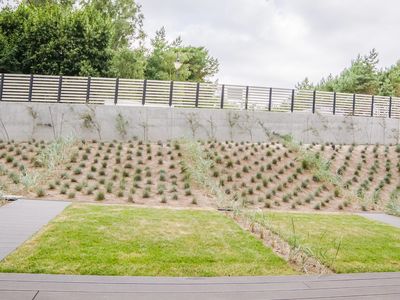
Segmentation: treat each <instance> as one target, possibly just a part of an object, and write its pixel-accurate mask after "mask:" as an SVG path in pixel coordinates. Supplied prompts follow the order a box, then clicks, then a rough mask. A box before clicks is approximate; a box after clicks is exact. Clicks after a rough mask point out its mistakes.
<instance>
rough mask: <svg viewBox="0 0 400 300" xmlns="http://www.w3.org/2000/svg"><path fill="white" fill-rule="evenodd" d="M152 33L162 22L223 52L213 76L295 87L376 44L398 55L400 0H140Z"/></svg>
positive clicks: (173, 32)
mask: <svg viewBox="0 0 400 300" xmlns="http://www.w3.org/2000/svg"><path fill="white" fill-rule="evenodd" d="M138 2H139V4H141V5H142V11H143V13H144V16H145V21H144V29H145V31H146V32H147V33H148V34H149V35H150V37H151V35H152V34H154V32H155V31H156V30H157V29H159V28H161V26H165V28H166V31H167V37H168V38H169V39H171V40H172V39H174V38H176V37H177V36H181V38H182V39H183V42H184V43H185V44H187V45H192V46H205V47H206V48H207V49H209V51H210V54H211V55H212V56H214V57H216V58H218V60H219V63H220V68H219V73H218V74H217V75H216V76H215V78H214V79H215V80H218V81H219V82H220V83H226V84H242V85H261V86H274V87H288V88H291V87H293V86H294V85H295V84H296V83H297V82H299V81H301V80H302V79H304V77H306V76H307V77H308V78H309V79H310V80H311V81H319V80H320V79H321V78H322V77H326V76H327V75H329V74H330V73H332V74H337V73H339V72H340V71H342V70H343V68H345V67H346V66H348V65H349V64H350V62H351V60H352V59H354V58H355V57H356V56H357V54H359V53H360V54H367V53H368V52H369V51H370V50H371V49H372V48H376V49H377V51H378V52H379V57H380V67H385V66H390V65H392V64H394V63H396V62H397V60H398V59H399V58H400V53H398V52H399V51H398V50H399V48H398V47H399V46H400V45H399V43H400V42H399V41H400V40H399V38H398V36H399V35H398V33H399V28H400V18H399V17H398V12H399V10H400V1H398V0H139V1H138Z"/></svg>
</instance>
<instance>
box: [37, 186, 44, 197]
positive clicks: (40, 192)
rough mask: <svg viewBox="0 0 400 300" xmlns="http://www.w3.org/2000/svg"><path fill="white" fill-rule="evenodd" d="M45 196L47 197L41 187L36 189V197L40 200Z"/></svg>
mask: <svg viewBox="0 0 400 300" xmlns="http://www.w3.org/2000/svg"><path fill="white" fill-rule="evenodd" d="M44 195H45V192H44V189H43V188H41V187H39V188H37V189H36V196H37V197H38V198H41V197H44Z"/></svg>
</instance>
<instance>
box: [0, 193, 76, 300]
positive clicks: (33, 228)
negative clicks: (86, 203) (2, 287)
mask: <svg viewBox="0 0 400 300" xmlns="http://www.w3.org/2000/svg"><path fill="white" fill-rule="evenodd" d="M68 205H69V202H61V201H33V200H23V199H20V200H18V201H15V202H13V203H9V204H6V205H5V206H4V207H2V208H1V209H0V228H2V230H0V260H2V259H3V258H4V257H6V256H7V255H8V254H10V253H11V252H12V251H14V250H15V249H16V248H17V247H19V246H20V245H21V244H22V243H23V242H25V241H26V240H27V239H29V238H30V237H31V236H33V235H34V234H35V233H36V232H37V231H39V230H40V229H41V228H42V227H43V226H44V225H46V224H47V223H48V222H49V221H50V220H51V219H53V218H54V217H55V216H57V215H58V214H59V213H61V212H62V211H63V210H64V208H65V207H66V206H68ZM0 299H3V298H1V297H0Z"/></svg>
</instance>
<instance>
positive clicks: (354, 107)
mask: <svg viewBox="0 0 400 300" xmlns="http://www.w3.org/2000/svg"><path fill="white" fill-rule="evenodd" d="M355 114H356V94H353V116H354V115H355Z"/></svg>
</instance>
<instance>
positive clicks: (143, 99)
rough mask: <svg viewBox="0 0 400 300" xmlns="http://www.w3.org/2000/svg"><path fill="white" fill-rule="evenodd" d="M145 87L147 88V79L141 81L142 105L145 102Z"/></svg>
mask: <svg viewBox="0 0 400 300" xmlns="http://www.w3.org/2000/svg"><path fill="white" fill-rule="evenodd" d="M146 89H147V79H145V80H144V81H143V95H142V105H144V104H145V103H146Z"/></svg>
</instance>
